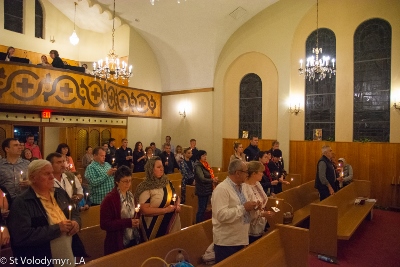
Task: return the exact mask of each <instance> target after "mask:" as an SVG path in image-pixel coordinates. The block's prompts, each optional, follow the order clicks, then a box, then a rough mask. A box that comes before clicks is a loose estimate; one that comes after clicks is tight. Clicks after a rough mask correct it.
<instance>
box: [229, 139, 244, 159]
mask: <svg viewBox="0 0 400 267" xmlns="http://www.w3.org/2000/svg"><path fill="white" fill-rule="evenodd" d="M233 150H234V153H233V155H232V156H231V158H230V160H229V162H231V161H232V160H234V159H240V160H243V161H246V154H244V153H243V145H242V143H239V142H235V143H233Z"/></svg>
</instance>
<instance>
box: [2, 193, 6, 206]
mask: <svg viewBox="0 0 400 267" xmlns="http://www.w3.org/2000/svg"><path fill="white" fill-rule="evenodd" d="M5 198H6V193H3V206H2V207H1V209H2V210H6V207H5V202H4V200H5Z"/></svg>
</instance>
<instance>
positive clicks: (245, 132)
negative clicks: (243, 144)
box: [242, 131, 249, 139]
mask: <svg viewBox="0 0 400 267" xmlns="http://www.w3.org/2000/svg"><path fill="white" fill-rule="evenodd" d="M242 138H244V139H247V138H249V131H243V133H242Z"/></svg>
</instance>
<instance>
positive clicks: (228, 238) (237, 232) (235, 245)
mask: <svg viewBox="0 0 400 267" xmlns="http://www.w3.org/2000/svg"><path fill="white" fill-rule="evenodd" d="M248 176H249V174H248V170H247V165H246V163H244V162H243V161H241V160H239V159H235V160H233V161H231V163H230V164H229V167H228V177H227V178H226V179H225V180H224V181H223V182H222V183H220V184H219V185H218V186H217V187H216V188H215V190H214V192H213V194H212V197H211V204H212V207H213V208H212V224H213V241H214V251H215V263H218V262H220V261H222V260H224V259H225V258H227V257H229V256H231V255H232V254H234V253H236V252H237V251H239V250H241V249H242V248H243V247H244V246H246V245H248V244H249V227H250V220H251V218H250V212H249V211H251V210H253V209H254V208H256V206H257V202H255V201H247V200H246V198H245V196H244V194H243V191H242V184H243V183H244V181H245V180H246V178H247V177H248Z"/></svg>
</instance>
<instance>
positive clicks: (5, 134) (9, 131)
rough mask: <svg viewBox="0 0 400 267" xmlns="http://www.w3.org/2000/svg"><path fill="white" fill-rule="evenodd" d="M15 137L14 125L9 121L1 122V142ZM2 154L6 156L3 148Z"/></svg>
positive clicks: (0, 152)
mask: <svg viewBox="0 0 400 267" xmlns="http://www.w3.org/2000/svg"><path fill="white" fill-rule="evenodd" d="M11 137H14V135H13V126H12V125H11V124H8V123H1V124H0V144H1V143H3V141H4V140H5V139H7V138H11ZM0 155H1V156H2V157H3V158H4V157H5V153H4V151H3V149H1V148H0Z"/></svg>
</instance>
